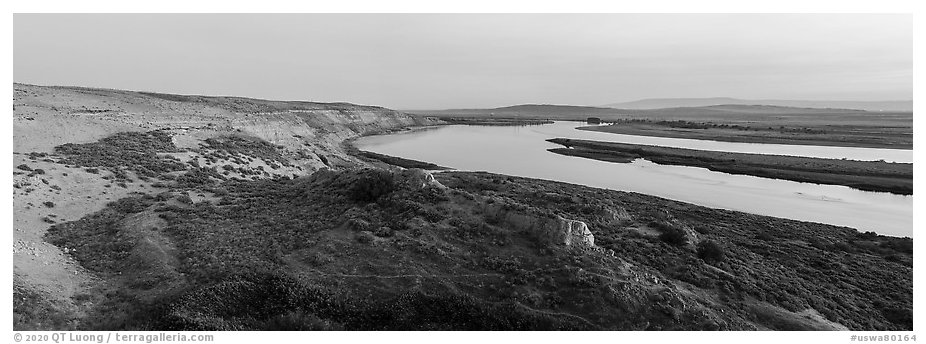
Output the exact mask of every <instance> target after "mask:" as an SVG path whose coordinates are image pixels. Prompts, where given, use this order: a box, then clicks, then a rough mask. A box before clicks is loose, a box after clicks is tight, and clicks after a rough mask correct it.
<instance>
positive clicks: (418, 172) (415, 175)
mask: <svg viewBox="0 0 926 344" xmlns="http://www.w3.org/2000/svg"><path fill="white" fill-rule="evenodd" d="M400 178H401V180H402V182H403V183H405V185H407V186H408V187H410V188H412V189H425V188H435V189H440V190H444V189H446V188H447V187H446V186H444V185H443V184H441V183H440V182H438V181H437V180H435V179H434V175H432V174H431V172H428V171H425V170H422V169H419V168H410V169H406V170H405V171H402V173H401V174H400Z"/></svg>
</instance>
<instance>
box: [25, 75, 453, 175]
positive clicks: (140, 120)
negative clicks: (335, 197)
mask: <svg viewBox="0 0 926 344" xmlns="http://www.w3.org/2000/svg"><path fill="white" fill-rule="evenodd" d="M433 124H439V121H437V120H430V119H427V118H421V117H413V116H410V115H408V114H405V113H402V112H398V111H395V110H390V109H386V108H382V107H377V106H362V105H354V104H346V103H313V102H296V101H268V100H260V99H247V98H235V97H203V96H179V95H167V94H155V93H144V92H131V91H120V90H103V89H89V88H78V87H44V86H32V85H24V84H14V151H16V152H20V153H29V152H51V151H52V150H53V148H54V147H55V146H57V145H61V144H65V143H85V142H93V141H96V140H98V139H100V138H102V137H106V136H109V135H112V134H115V133H118V132H125V131H150V130H168V131H170V132H171V134H172V135H174V138H175V142H176V143H177V145H178V146H180V147H187V148H195V147H196V146H198V145H199V144H200V143H201V142H202V140H205V139H207V138H210V137H216V136H220V135H227V134H243V135H248V136H254V137H257V138H260V139H263V140H266V141H268V142H270V143H272V144H275V145H279V146H283V149H284V151H285V152H286V153H287V154H289V155H291V157H293V158H298V161H299V165H301V167H303V169H304V170H305V173H306V174H307V173H311V172H314V171H315V170H317V169H319V168H321V167H336V166H338V165H349V164H355V163H357V160H356V159H354V158H353V157H351V156H349V155H348V154H346V152H345V151H344V149H343V147H342V146H341V143H342V142H343V141H344V140H347V139H350V138H354V137H357V136H360V135H363V134H366V133H377V132H385V131H389V130H394V129H398V128H403V127H409V126H420V125H433Z"/></svg>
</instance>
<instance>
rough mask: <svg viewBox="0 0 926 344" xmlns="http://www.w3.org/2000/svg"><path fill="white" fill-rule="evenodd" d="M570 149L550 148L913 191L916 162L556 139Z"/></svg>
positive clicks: (861, 187)
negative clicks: (796, 155) (750, 152)
mask: <svg viewBox="0 0 926 344" xmlns="http://www.w3.org/2000/svg"><path fill="white" fill-rule="evenodd" d="M547 141H549V142H552V143H556V144H560V145H563V146H565V147H567V148H553V149H550V150H549V151H551V152H553V153H557V154H562V155H569V156H577V157H583V158H589V159H595V160H601V161H608V162H618V163H626V162H630V161H633V160H634V159H637V158H643V159H646V160H649V161H652V162H655V163H657V164H663V165H681V166H693V167H703V168H707V169H710V170H712V171H718V172H725V173H731V174H743V175H750V176H757V177H764V178H774V179H785V180H792V181H797V182H806V183H817V184H830V185H844V186H848V187H851V188H855V189H859V190H864V191H878V192H890V193H894V194H900V195H912V194H913V164H909V163H889V162H884V161H855V160H842V159H822V158H809V157H795V156H780V155H765V154H747V153H729V152H714V151H703V150H694V149H685V148H671V147H659V146H647V145H636V144H627V143H612V142H599V141H589V140H573V139H565V138H556V139H550V140H547Z"/></svg>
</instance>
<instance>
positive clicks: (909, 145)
mask: <svg viewBox="0 0 926 344" xmlns="http://www.w3.org/2000/svg"><path fill="white" fill-rule="evenodd" d="M576 129H579V130H586V131H597V132H602V133H611V134H623V135H636V136H650V137H665V138H675V139H693V140H710V141H722V142H738V143H762V144H780V145H808V146H827V147H847V148H878V149H905V150H912V149H913V142H912V140H911V141H910V142H906V140H899V141H898V142H896V143H876V142H862V141H860V140H861V138H851V137H850V138H848V139H849V140H852V139H855V140H856V141H849V140H846V137H845V136H840V137H833V138H831V139H826V138H821V137H813V136H812V135H811V134H806V135H800V134H798V135H794V136H788V137H782V136H763V135H760V134H750V133H751V132H748V131H747V132H744V133H736V134H733V133H730V132H729V131H726V132H724V131H721V130H713V132H710V133H708V132H706V130H712V129H690V130H678V129H674V128H669V127H666V128H659V127H656V126H649V127H640V126H628V125H608V126H588V127H580V128H576ZM763 134H765V133H763ZM885 140H891V138H887V137H886V136H885ZM900 141H903V142H900Z"/></svg>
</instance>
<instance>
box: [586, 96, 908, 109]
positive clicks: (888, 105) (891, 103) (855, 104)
mask: <svg viewBox="0 0 926 344" xmlns="http://www.w3.org/2000/svg"><path fill="white" fill-rule="evenodd" d="M712 105H772V106H786V107H798V108H817V109H824V108H829V109H857V110H867V111H913V101H911V100H888V101H848V100H782V99H737V98H728V97H716V98H652V99H643V100H637V101H632V102H625V103H612V104H607V105H602V106H603V107H610V108H618V109H632V110H649V109H664V108H676V107H701V106H712Z"/></svg>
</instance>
